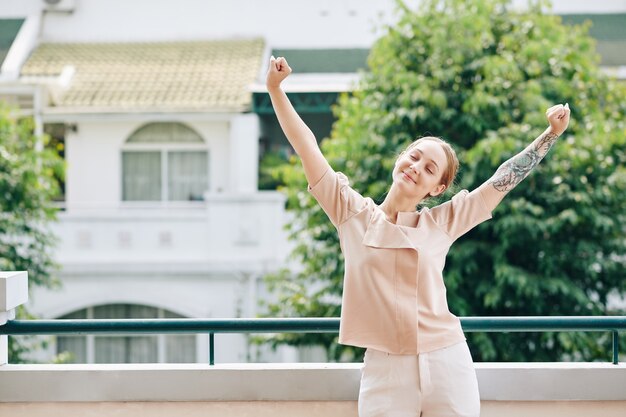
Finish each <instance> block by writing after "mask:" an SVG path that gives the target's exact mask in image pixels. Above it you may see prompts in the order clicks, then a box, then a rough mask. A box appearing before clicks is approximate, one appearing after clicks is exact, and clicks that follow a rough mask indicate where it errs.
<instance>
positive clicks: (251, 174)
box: [229, 113, 260, 193]
mask: <svg viewBox="0 0 626 417" xmlns="http://www.w3.org/2000/svg"><path fill="white" fill-rule="evenodd" d="M259 135H260V125H259V116H257V115H256V114H254V113H246V114H238V115H236V116H234V117H233V118H232V119H231V120H230V146H229V149H230V187H231V188H230V190H229V192H232V193H253V192H256V191H257V188H258V170H259Z"/></svg>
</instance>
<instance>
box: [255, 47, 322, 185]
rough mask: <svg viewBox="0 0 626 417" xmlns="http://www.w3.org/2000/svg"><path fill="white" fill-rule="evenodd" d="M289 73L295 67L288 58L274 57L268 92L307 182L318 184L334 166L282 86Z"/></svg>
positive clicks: (269, 72) (268, 73) (270, 68)
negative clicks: (291, 65)
mask: <svg viewBox="0 0 626 417" xmlns="http://www.w3.org/2000/svg"><path fill="white" fill-rule="evenodd" d="M289 74H291V68H290V67H289V64H287V60H285V58H278V59H277V58H274V57H273V56H272V57H271V58H270V66H269V69H268V71H267V79H266V85H267V91H268V92H269V94H270V99H271V100H272V105H273V106H274V112H276V117H277V118H278V122H279V123H280V127H281V128H282V129H283V132H284V133H285V136H287V139H288V140H289V143H290V144H291V146H293V149H294V150H295V151H296V153H297V154H298V156H300V159H301V160H302V166H303V167H304V174H305V175H306V179H307V181H308V182H309V184H311V185H315V184H316V183H317V181H318V180H319V179H320V178H321V177H322V175H324V173H325V172H326V170H327V169H328V168H330V165H329V164H328V161H326V158H324V155H323V154H322V151H321V150H320V148H319V146H318V144H317V140H316V139H315V135H313V132H311V129H309V127H308V126H307V125H306V124H305V123H304V122H303V121H302V119H301V118H300V116H299V115H298V113H296V110H295V109H294V108H293V105H292V104H291V102H290V101H289V98H287V94H285V92H284V91H283V89H282V88H281V86H280V84H281V82H282V81H283V80H284V79H285V78H287V76H288V75H289Z"/></svg>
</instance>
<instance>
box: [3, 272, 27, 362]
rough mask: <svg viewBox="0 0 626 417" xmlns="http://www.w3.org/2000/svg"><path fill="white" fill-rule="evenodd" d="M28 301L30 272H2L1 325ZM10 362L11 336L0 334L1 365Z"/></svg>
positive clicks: (12, 317)
mask: <svg viewBox="0 0 626 417" xmlns="http://www.w3.org/2000/svg"><path fill="white" fill-rule="evenodd" d="M27 301H28V272H26V271H19V272H0V325H3V324H6V322H7V321H9V320H13V319H14V318H15V308H16V307H17V306H20V305H22V304H25V303H26V302H27ZM8 362H9V337H8V336H7V335H2V336H0V365H6V364H7V363H8Z"/></svg>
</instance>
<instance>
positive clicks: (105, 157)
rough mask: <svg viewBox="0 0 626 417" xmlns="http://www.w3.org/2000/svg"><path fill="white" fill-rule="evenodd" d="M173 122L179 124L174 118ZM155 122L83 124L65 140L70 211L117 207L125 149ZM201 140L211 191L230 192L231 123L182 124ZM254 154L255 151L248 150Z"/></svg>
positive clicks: (86, 122) (95, 121) (100, 121)
mask: <svg viewBox="0 0 626 417" xmlns="http://www.w3.org/2000/svg"><path fill="white" fill-rule="evenodd" d="M171 120H172V121H177V119H176V116H172V119H171ZM151 121H152V120H147V119H143V120H141V119H138V120H119V121H116V120H110V119H109V120H92V121H89V120H86V121H85V120H83V121H80V122H77V123H76V124H75V125H76V128H77V132H76V133H73V132H71V131H68V134H67V137H66V142H65V146H66V154H65V155H66V160H67V172H66V177H67V195H66V203H67V207H68V208H70V209H71V208H74V207H75V208H78V207H81V206H84V205H85V204H90V205H98V206H100V207H109V208H110V207H117V206H118V205H119V202H120V201H121V197H122V188H121V187H122V169H121V158H122V156H121V155H122V147H123V146H124V143H125V142H126V140H127V139H128V137H129V136H130V135H131V134H132V133H133V132H134V131H135V130H136V129H138V128H139V127H141V126H143V125H145V124H146V123H150V122H151ZM183 123H184V124H186V125H187V126H189V127H190V128H192V129H194V130H195V131H196V132H198V133H199V134H200V136H202V138H203V139H204V141H205V143H206V147H207V150H208V151H209V191H211V192H220V191H222V192H225V191H229V190H230V187H229V186H230V185H231V184H230V175H229V174H228V170H229V160H230V158H229V141H230V140H231V138H230V131H229V125H228V122H226V121H223V122H218V121H195V122H183ZM249 152H252V153H254V152H255V150H254V149H249Z"/></svg>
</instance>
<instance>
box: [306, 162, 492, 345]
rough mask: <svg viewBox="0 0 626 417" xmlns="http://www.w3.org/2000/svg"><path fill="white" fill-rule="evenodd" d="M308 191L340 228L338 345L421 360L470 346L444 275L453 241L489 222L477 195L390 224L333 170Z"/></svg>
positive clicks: (458, 196) (466, 195)
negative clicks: (437, 352)
mask: <svg viewBox="0 0 626 417" xmlns="http://www.w3.org/2000/svg"><path fill="white" fill-rule="evenodd" d="M309 191H310V192H311V194H312V195H313V196H314V197H315V198H316V200H317V201H318V202H319V204H320V205H321V207H322V209H323V210H324V211H325V212H326V214H327V215H328V217H329V218H330V220H331V221H332V223H333V224H334V225H335V227H336V228H337V230H338V233H339V240H340V245H341V251H342V252H343V255H344V258H345V275H344V283H343V296H342V308H341V324H340V326H339V327H340V328H339V343H341V344H345V345H352V346H360V347H366V348H373V349H376V350H381V351H385V352H389V353H394V354H418V353H422V352H429V351H433V350H436V349H441V348H444V347H447V346H450V345H453V344H455V343H457V342H460V341H463V340H465V336H464V335H463V331H462V329H461V324H460V320H459V319H458V318H457V317H456V316H455V315H453V314H452V313H450V311H449V310H448V303H447V300H446V288H445V286H444V283H443V275H442V272H443V267H444V265H445V258H446V255H447V253H448V249H449V248H450V245H451V244H452V242H454V241H455V240H456V239H457V238H458V237H459V236H461V235H463V234H464V233H466V232H467V231H468V230H470V229H471V228H473V227H474V226H476V225H477V224H479V223H481V222H483V221H485V220H487V219H490V218H491V212H490V210H489V209H488V208H487V206H486V205H485V201H484V198H483V196H481V194H480V192H478V191H474V192H471V193H469V192H468V191H467V190H463V191H460V192H459V193H457V194H456V195H454V196H453V197H452V199H451V200H450V201H447V202H446V203H443V204H441V205H438V206H436V207H433V208H431V209H428V208H424V209H422V210H420V211H419V212H417V211H416V212H401V213H398V219H397V223H396V224H393V223H391V222H389V221H387V219H386V217H385V213H384V212H383V211H382V210H381V209H380V208H379V207H378V206H377V205H376V204H375V203H374V201H373V200H372V199H371V198H364V197H363V196H361V195H360V194H359V193H358V192H356V191H355V190H353V189H352V188H351V187H350V185H349V184H348V178H347V177H346V176H345V175H344V174H342V173H340V172H335V171H333V170H332V169H328V171H326V173H325V174H324V175H323V176H322V178H321V179H320V180H319V181H318V183H317V184H315V185H313V186H309Z"/></svg>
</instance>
